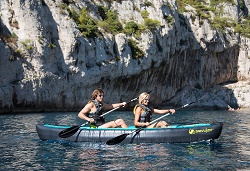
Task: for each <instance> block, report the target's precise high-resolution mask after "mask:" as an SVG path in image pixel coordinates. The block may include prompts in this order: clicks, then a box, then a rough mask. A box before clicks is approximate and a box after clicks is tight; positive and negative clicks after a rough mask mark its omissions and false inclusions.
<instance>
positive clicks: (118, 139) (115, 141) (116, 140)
mask: <svg viewBox="0 0 250 171" xmlns="http://www.w3.org/2000/svg"><path fill="white" fill-rule="evenodd" d="M201 99H202V98H201ZM201 99H199V100H196V101H194V102H191V103H189V104H185V105H183V106H181V107H179V108H177V109H175V110H179V109H182V108H184V107H187V106H188V105H190V104H193V103H196V102H197V101H200V100H201ZM168 115H170V112H168V113H166V114H164V115H163V116H161V117H159V118H157V119H155V120H153V121H151V122H150V125H151V124H153V123H155V122H157V121H159V120H160V119H162V118H164V117H166V116H168ZM145 128H146V127H140V128H138V129H136V130H134V131H132V132H130V133H125V134H122V135H119V136H117V137H114V138H112V139H110V140H108V141H107V142H106V144H107V145H115V144H118V143H121V142H122V141H123V140H124V139H125V138H126V137H127V136H128V135H130V134H132V133H134V132H136V134H138V133H139V132H140V131H141V130H143V129H145Z"/></svg>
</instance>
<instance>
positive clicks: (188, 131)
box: [36, 123, 223, 144]
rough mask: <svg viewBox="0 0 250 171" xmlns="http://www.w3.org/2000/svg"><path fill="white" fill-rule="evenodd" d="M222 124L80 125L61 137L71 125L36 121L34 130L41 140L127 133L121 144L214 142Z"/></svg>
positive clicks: (105, 138) (105, 137)
mask: <svg viewBox="0 0 250 171" xmlns="http://www.w3.org/2000/svg"><path fill="white" fill-rule="evenodd" d="M222 126H223V124H222V123H212V124H188V125H171V126H168V127H166V128H143V129H142V130H140V131H135V130H137V128H135V127H134V126H129V127H128V128H90V127H80V128H79V130H78V131H77V132H76V133H75V134H74V135H72V136H70V137H67V138H60V137H59V136H58V134H59V133H60V132H61V131H63V130H65V129H67V128H70V126H56V125H49V124H38V125H36V130H37V133H38V136H39V138H40V139H41V140H62V139H63V140H65V141H73V142H107V141H108V140H110V139H112V138H114V137H117V136H120V135H122V134H127V135H128V136H126V138H125V139H124V140H123V143H125V144H126V143H190V142H200V141H207V140H210V141H214V140H215V139H217V138H219V136H220V134H221V132H222Z"/></svg>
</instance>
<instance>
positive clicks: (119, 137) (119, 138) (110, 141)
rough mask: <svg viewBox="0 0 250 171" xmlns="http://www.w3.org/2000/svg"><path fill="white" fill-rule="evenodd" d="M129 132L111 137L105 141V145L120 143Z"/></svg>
mask: <svg viewBox="0 0 250 171" xmlns="http://www.w3.org/2000/svg"><path fill="white" fill-rule="evenodd" d="M128 135H129V134H122V135H119V136H117V137H115V138H112V139H110V140H108V141H107V142H106V144H107V145H115V144H119V143H121V142H122V141H123V140H124V139H125V138H126V137H127V136H128Z"/></svg>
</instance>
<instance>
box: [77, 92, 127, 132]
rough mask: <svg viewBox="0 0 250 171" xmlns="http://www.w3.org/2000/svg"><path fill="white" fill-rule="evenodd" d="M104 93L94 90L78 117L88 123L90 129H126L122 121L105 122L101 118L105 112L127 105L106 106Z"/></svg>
mask: <svg viewBox="0 0 250 171" xmlns="http://www.w3.org/2000/svg"><path fill="white" fill-rule="evenodd" d="M103 98H104V91H103V90H102V89H95V90H94V91H93V93H92V96H91V99H90V101H89V102H88V103H87V104H86V105H85V107H84V108H83V109H82V110H81V111H80V112H79V114H78V117H80V118H81V119H84V120H87V121H89V122H90V125H91V127H94V128H96V127H99V128H115V127H122V128H127V127H128V126H127V125H126V123H125V122H124V120H123V119H117V120H115V121H110V122H106V121H105V118H104V116H101V115H102V114H103V112H104V109H105V110H110V109H114V108H117V107H119V106H123V107H124V106H125V105H126V104H127V103H126V102H122V103H115V104H106V103H103V102H102V101H103Z"/></svg>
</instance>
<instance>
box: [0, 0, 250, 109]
mask: <svg viewBox="0 0 250 171" xmlns="http://www.w3.org/2000/svg"><path fill="white" fill-rule="evenodd" d="M209 3H210V1H206V4H205V5H207V6H209ZM65 5H66V6H67V7H68V8H67V9H74V10H76V11H78V12H79V11H81V9H83V8H85V7H86V8H87V11H88V14H89V15H90V16H91V18H93V19H94V20H97V21H101V20H102V16H101V15H100V13H99V11H98V7H100V6H103V7H105V8H107V9H110V10H112V11H117V16H118V19H119V21H120V22H121V24H122V26H123V28H124V27H125V25H126V23H128V22H130V21H134V22H135V23H138V24H141V23H143V22H144V20H145V18H143V15H142V12H143V11H147V12H148V18H150V19H152V20H154V21H159V23H160V25H159V26H157V27H156V28H155V29H145V30H143V31H141V32H140V34H139V35H138V34H137V35H134V34H125V33H123V32H120V33H116V34H110V33H108V32H106V31H105V30H103V29H102V28H100V27H99V28H98V30H99V33H100V34H99V35H97V36H94V37H86V36H84V35H83V34H82V33H81V31H80V30H79V26H78V25H77V23H76V22H75V21H74V20H73V19H72V17H71V15H70V11H69V10H67V9H66V8H64V7H65ZM249 7H250V2H248V1H244V0H240V1H236V0H235V2H234V3H231V2H227V1H225V2H223V3H222V4H217V8H218V9H223V13H222V14H221V15H222V17H227V18H231V19H233V20H235V21H238V20H239V19H241V18H242V17H248V15H249V14H248V9H249ZM0 9H1V12H0V16H1V20H0V26H1V27H0V34H1V37H0V38H1V40H0V55H1V58H0V109H1V113H4V112H15V111H24V112H25V111H49V110H52V111H53V110H64V111H70V110H79V109H80V108H81V107H83V105H84V104H85V103H86V102H87V101H88V99H89V98H90V95H91V93H92V91H93V90H94V89H95V88H98V87H100V88H103V89H104V91H105V94H106V97H105V101H106V102H108V103H109V102H110V103H112V102H118V101H129V100H130V99H133V98H135V97H137V96H138V95H139V94H140V93H141V92H143V91H148V90H151V89H154V91H153V92H152V103H154V104H155V105H160V104H165V105H166V104H167V105H173V106H180V105H183V104H185V103H189V102H191V101H193V100H196V99H199V98H200V97H205V98H204V99H203V100H202V101H201V102H200V103H197V104H196V106H198V107H206V108H227V105H228V104H229V105H231V106H234V107H238V106H241V107H250V103H249V102H250V96H249V94H250V92H249V87H250V86H249V79H250V75H249V68H250V59H249V58H250V54H249V45H250V39H249V37H248V36H247V35H242V32H236V31H235V28H232V27H226V26H223V29H222V28H217V27H216V28H212V26H211V21H212V19H213V18H215V17H216V15H218V14H216V13H215V12H214V11H209V12H208V13H207V16H209V17H207V18H206V17H205V18H204V17H202V15H201V14H200V11H198V10H197V9H196V8H195V7H193V6H192V5H187V4H186V5H185V7H184V9H185V11H184V12H182V13H180V6H178V3H177V2H176V1H175V0H154V1H142V0H134V1H132V0H120V1H101V0H94V1H93V0H92V1H90V0H40V1H28V0H20V1H16V0H1V2H0ZM213 21H214V20H213ZM129 40H134V41H135V42H137V43H138V44H137V45H138V48H139V49H140V50H141V51H142V52H143V54H144V55H143V56H142V57H139V58H134V57H133V52H132V49H131V48H132V47H131V46H129V43H128V42H129Z"/></svg>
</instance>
